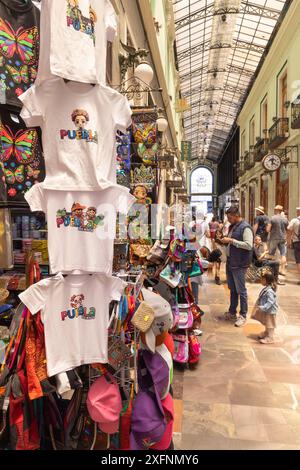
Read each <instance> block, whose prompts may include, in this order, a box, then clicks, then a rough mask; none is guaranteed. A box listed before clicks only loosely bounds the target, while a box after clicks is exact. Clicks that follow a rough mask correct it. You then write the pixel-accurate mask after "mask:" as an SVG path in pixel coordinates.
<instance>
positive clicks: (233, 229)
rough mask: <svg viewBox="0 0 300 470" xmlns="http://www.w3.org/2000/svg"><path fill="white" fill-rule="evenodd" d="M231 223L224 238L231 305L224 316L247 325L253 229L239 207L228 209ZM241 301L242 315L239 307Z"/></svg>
mask: <svg viewBox="0 0 300 470" xmlns="http://www.w3.org/2000/svg"><path fill="white" fill-rule="evenodd" d="M226 214H227V217H228V221H229V223H230V227H229V231H228V236H227V237H223V238H222V240H221V241H222V244H224V245H227V252H226V255H227V264H226V275H227V284H228V287H229V290H230V307H229V311H228V312H226V313H225V315H224V318H225V320H228V321H234V322H235V326H236V327H241V326H243V325H245V323H246V321H247V313H248V293H247V287H246V272H247V269H248V268H249V266H250V264H251V262H252V257H253V231H252V228H251V226H250V225H249V224H248V223H247V222H246V221H245V220H243V218H242V217H241V213H240V210H239V208H238V207H234V206H233V207H230V208H229V209H228V210H227V213H226ZM239 301H240V316H239V317H237V308H238V303H239Z"/></svg>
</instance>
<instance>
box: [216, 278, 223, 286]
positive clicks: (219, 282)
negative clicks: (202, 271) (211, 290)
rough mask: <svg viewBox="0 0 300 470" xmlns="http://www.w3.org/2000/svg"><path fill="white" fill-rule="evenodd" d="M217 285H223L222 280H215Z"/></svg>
mask: <svg viewBox="0 0 300 470" xmlns="http://www.w3.org/2000/svg"><path fill="white" fill-rule="evenodd" d="M215 283H216V284H217V286H220V285H221V284H222V283H221V279H220V278H219V277H218V276H217V277H216V278H215Z"/></svg>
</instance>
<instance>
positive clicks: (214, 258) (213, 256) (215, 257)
mask: <svg viewBox="0 0 300 470" xmlns="http://www.w3.org/2000/svg"><path fill="white" fill-rule="evenodd" d="M221 258H222V251H221V250H213V251H212V252H211V253H210V255H209V257H208V261H209V262H210V263H221Z"/></svg>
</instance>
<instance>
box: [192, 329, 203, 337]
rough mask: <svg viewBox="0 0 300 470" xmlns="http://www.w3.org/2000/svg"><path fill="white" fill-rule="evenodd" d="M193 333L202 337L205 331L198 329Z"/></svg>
mask: <svg viewBox="0 0 300 470" xmlns="http://www.w3.org/2000/svg"><path fill="white" fill-rule="evenodd" d="M193 333H194V335H195V336H202V335H203V331H202V330H198V329H196V330H194V331H193Z"/></svg>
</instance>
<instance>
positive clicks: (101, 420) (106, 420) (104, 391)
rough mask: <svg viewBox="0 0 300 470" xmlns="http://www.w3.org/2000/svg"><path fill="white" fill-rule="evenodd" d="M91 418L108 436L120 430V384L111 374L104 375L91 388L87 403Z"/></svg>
mask: <svg viewBox="0 0 300 470" xmlns="http://www.w3.org/2000/svg"><path fill="white" fill-rule="evenodd" d="M86 405H87V409H88V412H89V414H90V417H91V418H92V420H93V421H95V422H96V423H97V424H98V427H99V429H100V430H101V431H102V432H105V433H106V434H115V433H116V432H118V429H119V418H120V413H121V411H122V399H121V395H120V391H119V387H118V384H117V383H116V381H115V380H114V378H113V377H112V376H111V375H110V374H106V375H103V376H102V377H100V378H99V379H97V380H96V381H95V382H94V383H93V385H92V386H91V387H90V389H89V392H88V397H87V401H86Z"/></svg>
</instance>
